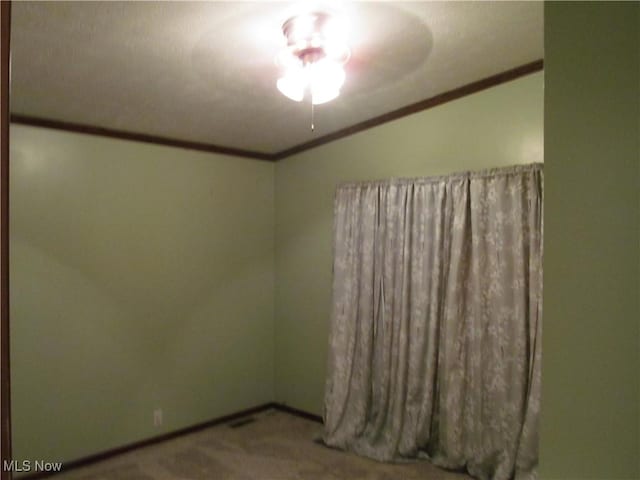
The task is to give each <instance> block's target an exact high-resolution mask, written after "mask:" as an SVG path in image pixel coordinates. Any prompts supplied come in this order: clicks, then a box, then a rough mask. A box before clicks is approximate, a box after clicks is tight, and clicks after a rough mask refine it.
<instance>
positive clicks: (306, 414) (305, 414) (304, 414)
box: [273, 403, 324, 423]
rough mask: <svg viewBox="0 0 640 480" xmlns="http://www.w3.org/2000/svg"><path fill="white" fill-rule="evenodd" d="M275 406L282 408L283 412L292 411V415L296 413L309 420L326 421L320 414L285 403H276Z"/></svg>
mask: <svg viewBox="0 0 640 480" xmlns="http://www.w3.org/2000/svg"><path fill="white" fill-rule="evenodd" d="M273 408H275V409H276V410H280V411H282V412H287V413H290V414H291V415H296V416H298V417H302V418H306V419H307V420H313V421H314V422H318V423H324V422H323V420H322V417H321V416H320V415H314V414H313V413H309V412H305V411H304V410H299V409H297V408H293V407H290V406H289V405H285V404H284V403H274V404H273Z"/></svg>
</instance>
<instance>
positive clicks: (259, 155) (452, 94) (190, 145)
mask: <svg viewBox="0 0 640 480" xmlns="http://www.w3.org/2000/svg"><path fill="white" fill-rule="evenodd" d="M543 68H544V62H543V60H536V61H535V62H531V63H527V64H525V65H521V66H519V67H516V68H513V69H511V70H507V71H505V72H501V73H498V74H496V75H492V76H490V77H487V78H483V79H481V80H478V81H475V82H472V83H468V84H466V85H463V86H462V87H458V88H455V89H453V90H449V91H447V92H444V93H441V94H439V95H436V96H435V97H431V98H427V99H426V100H422V101H420V102H417V103H413V104H411V105H407V106H405V107H402V108H399V109H397V110H393V111H391V112H388V113H385V114H383V115H380V116H378V117H374V118H370V119H369V120H365V121H364V122H360V123H357V124H355V125H352V126H350V127H347V128H343V129H341V130H338V131H336V132H333V133H330V134H328V135H324V136H322V137H319V138H316V139H314V140H311V141H310V142H305V143H301V144H299V145H295V146H293V147H291V148H287V149H285V150H281V151H279V152H276V153H266V152H257V151H254V150H242V149H238V148H231V147H224V146H220V145H213V144H209V143H199V142H191V141H186V140H178V139H173V138H165V137H160V136H156V135H147V134H144V133H135V132H126V131H123V130H114V129H110V128H104V127H96V126H91V125H84V124H79V123H71V122H63V121H59V120H53V119H47V118H39V117H33V116H28V115H20V114H17V113H13V114H11V121H12V122H14V123H20V124H23V125H31V126H34V127H45V128H53V129H57V130H67V131H70V132H77V133H86V134H89V135H101V136H105V137H111V138H119V139H123V140H133V141H138V142H147V143H156V144H159V145H168V146H171V147H179V148H186V149H190V150H200V151H204V152H209V153H221V154H225V155H234V156H238V157H245V158H253V159H256V160H269V161H277V160H282V159H283V158H287V157H290V156H291V155H295V154H297V153H300V152H304V151H305V150H310V149H312V148H315V147H319V146H321V145H325V144H327V143H330V142H334V141H336V140H340V139H342V138H345V137H348V136H350V135H353V134H355V133H359V132H362V131H364V130H368V129H369V128H373V127H377V126H379V125H382V124H384V123H387V122H391V121H393V120H397V119H399V118H402V117H405V116H407V115H412V114H414V113H418V112H421V111H423V110H428V109H429V108H433V107H437V106H438V105H442V104H443V103H447V102H451V101H452V100H457V99H459V98H461V97H465V96H467V95H471V94H474V93H477V92H479V91H481V90H486V89H487V88H491V87H495V86H496V85H500V84H501V83H506V82H510V81H511V80H515V79H516V78H519V77H523V76H525V75H529V74H531V73H535V72H538V71H540V70H542V69H543Z"/></svg>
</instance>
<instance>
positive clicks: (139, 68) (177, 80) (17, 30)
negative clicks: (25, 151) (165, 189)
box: [11, 1, 543, 154]
mask: <svg viewBox="0 0 640 480" xmlns="http://www.w3.org/2000/svg"><path fill="white" fill-rule="evenodd" d="M309 4H310V2H303V3H302V4H301V3H299V2H298V3H294V2H238V1H235V2H13V4H12V27H11V35H12V38H11V50H12V59H11V61H12V85H11V88H12V91H11V111H12V113H14V114H19V115H27V116H33V117H40V118H45V119H55V120H59V121H65V122H72V123H80V124H86V125H91V126H95V127H104V128H109V129H115V130H122V131H127V132H135V133H143V134H147V135H154V136H160V137H167V138H171V139H180V140H184V141H193V142H200V143H207V144H215V145H219V146H224V147H230V148H237V149H244V150H251V151H257V152H263V153H269V154H273V153H276V152H279V151H283V150H286V149H288V148H291V147H293V146H296V145H299V144H302V143H305V142H308V141H312V140H314V139H316V138H319V137H322V136H324V135H327V134H330V133H332V132H335V131H338V130H341V129H344V128H347V127H349V126H352V125H354V124H357V123H360V122H363V121H365V120H368V119H371V118H374V117H377V116H379V115H382V114H385V113H387V112H389V111H392V110H395V109H398V108H400V107H404V106H406V105H409V104H412V103H415V102H418V101H421V100H424V99H427V98H430V97H433V96H435V95H437V94H440V93H443V92H446V91H449V90H452V89H454V88H456V87H460V86H462V85H466V84H468V83H471V82H474V81H477V80H480V79H483V78H486V77H489V76H491V75H494V74H497V73H500V72H503V71H506V70H509V69H512V68H514V67H518V66H520V65H523V64H526V63H529V62H532V61H535V60H538V59H541V58H542V57H543V6H542V3H541V2H406V3H405V2H340V6H338V7H337V8H339V9H341V10H342V12H343V13H344V15H345V16H346V17H347V19H348V21H349V23H350V44H351V48H352V58H351V60H350V61H349V63H348V64H347V66H346V71H347V80H346V83H345V86H344V87H343V90H342V95H341V96H340V97H339V98H338V99H336V100H334V101H332V102H330V103H327V104H325V105H319V106H316V121H315V124H316V130H315V132H313V133H312V132H311V131H310V106H309V105H308V104H302V103H296V102H293V101H291V100H289V99H287V98H285V97H284V96H282V95H281V94H280V93H279V92H278V90H277V89H276V87H275V82H276V79H277V77H278V68H277V66H276V65H275V63H274V57H275V55H276V53H277V52H278V50H279V49H280V48H281V47H282V45H283V41H284V39H283V38H282V36H281V32H280V26H281V24H282V23H283V21H284V20H286V19H287V18H288V16H289V15H290V14H292V13H294V12H295V11H296V10H297V9H299V8H300V5H302V6H303V7H307V6H310V5H309ZM334 8H336V7H335V4H334Z"/></svg>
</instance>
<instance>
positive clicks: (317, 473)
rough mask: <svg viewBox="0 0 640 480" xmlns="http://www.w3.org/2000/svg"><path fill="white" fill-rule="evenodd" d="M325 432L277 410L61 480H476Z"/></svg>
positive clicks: (75, 472)
mask: <svg viewBox="0 0 640 480" xmlns="http://www.w3.org/2000/svg"><path fill="white" fill-rule="evenodd" d="M321 432H322V426H321V425H319V424H318V423H315V422H313V421H310V420H306V419H304V418H300V417H297V416H294V415H291V414H289V413H285V412H282V411H278V410H267V411H264V412H260V413H257V414H254V415H251V416H250V417H248V418H246V419H243V420H241V421H238V420H236V421H235V422H230V423H228V424H222V425H217V426H214V427H210V428H207V429H204V430H201V431H199V432H195V433H192V434H189V435H185V436H182V437H179V438H175V439H172V440H168V441H166V442H162V443H159V444H156V445H152V446H149V447H145V448H141V449H138V450H134V451H132V452H128V453H125V454H122V455H120V456H117V457H114V458H111V459H108V460H104V461H102V462H99V463H95V464H92V465H89V466H85V467H82V468H78V469H75V470H70V471H68V472H63V473H61V474H58V475H56V476H55V477H53V478H54V479H55V480H351V479H354V480H413V479H416V480H417V479H420V480H469V479H470V478H471V477H469V476H467V475H465V474H462V473H454V472H447V471H444V470H441V469H438V468H437V467H434V466H433V465H431V464H429V463H427V462H416V463H401V464H388V463H379V462H376V461H374V460H370V459H367V458H362V457H359V456H357V455H353V454H351V453H345V452H341V451H338V450H333V449H330V448H327V447H325V446H323V445H321V444H319V443H318V442H317V441H315V440H316V439H318V438H319V437H320V435H321Z"/></svg>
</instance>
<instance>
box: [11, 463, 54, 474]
mask: <svg viewBox="0 0 640 480" xmlns="http://www.w3.org/2000/svg"><path fill="white" fill-rule="evenodd" d="M2 470H3V471H5V472H14V473H20V472H59V471H60V470H62V462H45V461H44V460H36V461H34V462H32V461H31V460H23V461H21V462H19V461H17V460H4V461H3V462H2Z"/></svg>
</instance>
